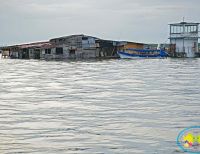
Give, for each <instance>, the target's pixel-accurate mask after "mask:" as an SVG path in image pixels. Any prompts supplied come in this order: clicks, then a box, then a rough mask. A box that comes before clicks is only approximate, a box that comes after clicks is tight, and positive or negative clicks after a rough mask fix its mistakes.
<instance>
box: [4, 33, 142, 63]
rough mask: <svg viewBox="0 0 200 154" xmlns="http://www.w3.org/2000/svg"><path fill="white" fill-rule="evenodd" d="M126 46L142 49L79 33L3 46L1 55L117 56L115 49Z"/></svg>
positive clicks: (132, 43)
mask: <svg viewBox="0 0 200 154" xmlns="http://www.w3.org/2000/svg"><path fill="white" fill-rule="evenodd" d="M128 48H135V49H143V48H144V44H142V43H135V42H127V41H113V40H103V39H99V38H97V37H93V36H87V35H83V34H81V35H70V36H65V37H59V38H53V39H51V40H49V41H47V42H36V43H29V44H21V45H14V46H7V47H4V48H3V53H2V57H3V58H13V59H14V58H15V59H44V60H51V59H60V60H62V59H90V58H118V57H119V55H118V54H117V51H118V50H123V49H124V50H125V49H128Z"/></svg>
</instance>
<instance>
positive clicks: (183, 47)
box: [169, 22, 199, 58]
mask: <svg viewBox="0 0 200 154" xmlns="http://www.w3.org/2000/svg"><path fill="white" fill-rule="evenodd" d="M198 31H199V23H187V22H181V23H175V24H170V38H169V39H170V44H171V52H172V53H173V56H175V57H188V58H189V57H195V56H196V55H197V54H198V52H199V51H198V38H199V36H198Z"/></svg>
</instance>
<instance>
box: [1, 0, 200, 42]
mask: <svg viewBox="0 0 200 154" xmlns="http://www.w3.org/2000/svg"><path fill="white" fill-rule="evenodd" d="M183 17H184V18H185V21H188V22H200V0H0V46H4V45H13V44H20V43H29V42H34V41H45V40H49V39H51V38H55V37H60V36H67V35H72V34H85V35H91V36H95V37H98V38H102V39H111V40H126V41H134V42H141V43H167V42H168V36H169V34H168V33H169V26H168V24H170V23H176V22H181V21H183Z"/></svg>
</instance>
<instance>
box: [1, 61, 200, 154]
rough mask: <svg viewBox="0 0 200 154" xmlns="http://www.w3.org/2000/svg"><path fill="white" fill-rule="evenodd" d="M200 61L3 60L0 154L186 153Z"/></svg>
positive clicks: (195, 115)
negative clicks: (182, 137)
mask: <svg viewBox="0 0 200 154" xmlns="http://www.w3.org/2000/svg"><path fill="white" fill-rule="evenodd" d="M199 79H200V59H161V60H156V59H149V60H148V59H145V60H103V61H75V62H73V61H71V62H60V61H34V60H9V59H8V60H5V59H0V153H1V154H13V153H24V154H27V153H31V154H41V153H42V154H55V153H59V154H60V153H61V154H65V153H85V154H90V153H105V154H107V153H148V154H151V153H152V154H155V153H158V154H161V153H162V154H164V153H166V154H170V153H181V152H180V150H179V149H178V147H177V146H176V137H177V135H178V133H179V132H180V131H181V130H182V129H183V128H185V127H189V126H194V125H200V110H199V108H200V82H199Z"/></svg>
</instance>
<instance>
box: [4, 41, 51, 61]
mask: <svg viewBox="0 0 200 154" xmlns="http://www.w3.org/2000/svg"><path fill="white" fill-rule="evenodd" d="M47 44H49V42H36V43H30V44H21V45H14V46H7V47H3V48H2V50H3V52H2V57H3V58H11V59H40V51H41V48H42V46H44V45H47Z"/></svg>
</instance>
